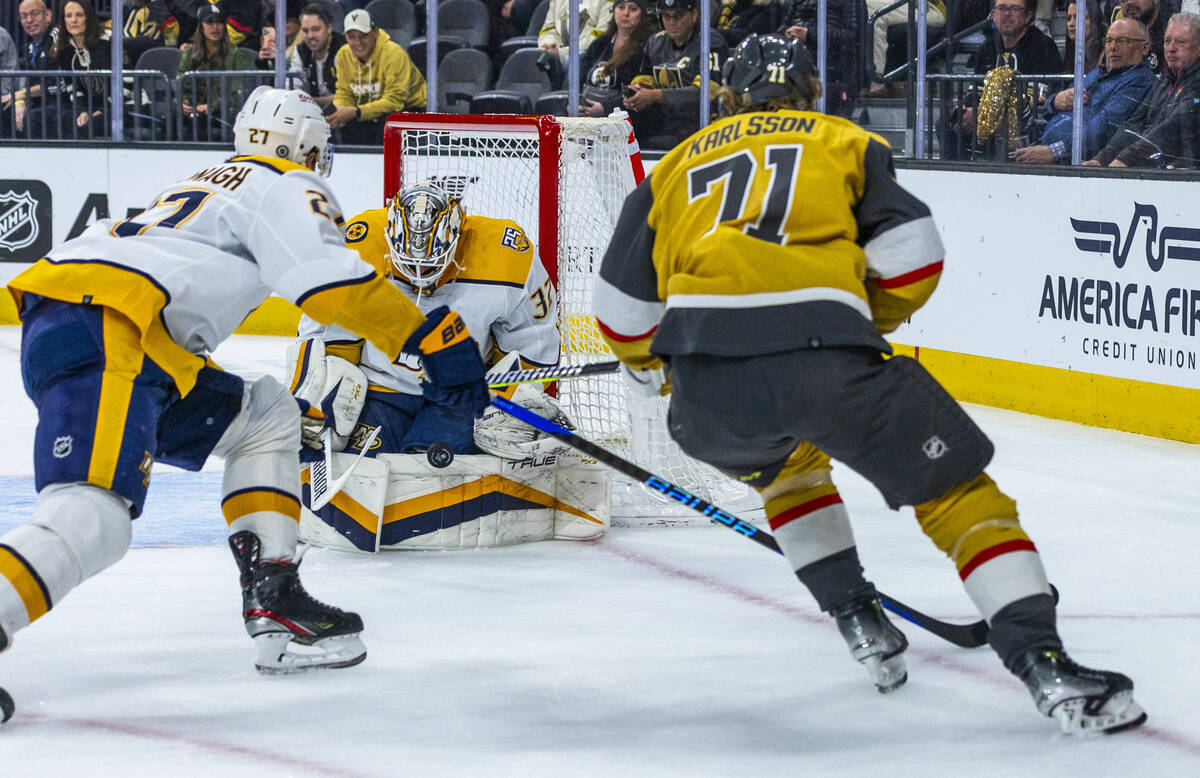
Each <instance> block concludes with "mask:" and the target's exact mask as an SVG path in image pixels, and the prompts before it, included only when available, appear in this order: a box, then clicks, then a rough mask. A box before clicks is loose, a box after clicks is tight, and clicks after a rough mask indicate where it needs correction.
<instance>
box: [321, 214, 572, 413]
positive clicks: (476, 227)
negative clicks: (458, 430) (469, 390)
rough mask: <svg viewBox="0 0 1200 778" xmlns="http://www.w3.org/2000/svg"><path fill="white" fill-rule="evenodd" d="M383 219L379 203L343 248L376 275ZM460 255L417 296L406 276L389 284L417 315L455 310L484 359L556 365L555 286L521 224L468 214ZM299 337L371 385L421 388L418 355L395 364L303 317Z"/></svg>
mask: <svg viewBox="0 0 1200 778" xmlns="http://www.w3.org/2000/svg"><path fill="white" fill-rule="evenodd" d="M386 224H387V209H386V208H380V209H378V210H374V211H367V212H365V213H363V214H360V215H359V216H358V217H356V218H355V219H353V220H351V221H350V222H349V223H348V224H347V227H346V245H347V246H348V247H350V248H354V249H357V250H358V252H359V256H360V257H361V258H362V259H363V260H364V261H365V262H367V263H368V264H370V265H371V266H372V267H374V268H375V269H376V270H377V271H379V272H380V273H381V274H385V273H388V271H389V268H390V259H389V254H388V248H387V236H386V234H385V229H386ZM457 256H458V258H459V259H458V263H459V266H458V267H452V268H451V269H450V270H449V271H448V272H447V273H446V276H445V278H446V281H445V282H444V283H442V284H441V285H440V286H438V287H437V288H436V289H433V290H431V291H428V292H422V293H421V294H419V295H418V294H417V292H416V291H415V290H413V289H412V287H410V286H409V285H408V284H407V283H406V282H404V281H403V280H400V279H393V283H395V285H396V286H397V287H398V288H399V289H400V291H402V292H403V293H404V294H405V295H406V296H407V297H408V298H409V299H410V300H412V302H413V303H414V304H416V306H417V307H418V308H419V309H420V310H421V312H422V313H428V312H429V311H431V310H433V309H434V308H437V307H438V306H441V305H445V306H449V307H450V309H451V310H454V311H457V312H458V314H459V315H460V316H462V318H463V320H464V321H465V322H466V324H467V329H468V330H469V331H470V332H471V335H472V337H474V338H475V339H476V340H477V341H478V342H479V347H480V351H481V356H482V357H483V359H484V361H485V362H491V361H492V357H493V356H494V353H495V352H500V353H509V352H512V351H517V352H519V353H520V354H521V358H522V359H523V360H524V361H525V362H527V363H528V366H530V367H536V366H549V365H556V364H558V354H559V332H558V326H557V322H556V316H555V311H556V305H555V299H554V286H553V284H552V283H551V282H550V278H549V276H548V275H547V274H546V269H545V268H544V267H543V266H542V263H541V262H540V261H539V260H538V259H537V255H536V252H534V250H533V246H532V244H531V243H530V242H529V239H528V238H527V237H526V236H525V233H524V232H523V231H522V230H521V228H520V227H518V226H517V225H516V224H515V223H513V222H509V221H504V220H500V219H489V218H486V217H482V216H467V217H466V219H465V221H464V222H463V230H462V237H461V238H460V240H459V246H458V252H457ZM299 336H300V338H301V339H302V340H305V339H309V338H315V339H319V340H321V341H324V342H325V344H326V348H327V352H328V353H331V354H338V355H339V356H342V357H344V358H346V359H347V360H348V361H350V362H352V363H356V364H357V365H358V366H359V367H360V368H362V371H363V373H364V374H365V375H366V377H367V381H368V383H369V384H370V385H371V386H372V387H382V388H385V389H390V390H392V391H396V392H403V393H405V394H414V395H416V394H420V393H421V384H420V380H421V363H420V360H419V358H418V357H417V356H416V355H410V354H402V355H401V357H400V359H398V360H396V361H395V362H393V361H392V360H391V359H389V358H388V357H387V355H386V354H384V353H383V352H381V351H380V350H379V349H377V348H375V347H374V346H373V345H371V344H370V343H365V344H362V347H361V349H360V348H359V344H360V343H361V339H359V338H358V336H356V335H354V334H352V333H350V332H349V331H347V330H344V329H342V328H340V327H337V326H323V325H321V324H319V323H318V322H316V321H313V320H312V319H310V318H309V317H307V316H305V317H303V318H302V319H301V321H300V328H299Z"/></svg>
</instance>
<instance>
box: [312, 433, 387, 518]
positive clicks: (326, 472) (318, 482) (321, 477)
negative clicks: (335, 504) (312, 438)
mask: <svg viewBox="0 0 1200 778" xmlns="http://www.w3.org/2000/svg"><path fill="white" fill-rule="evenodd" d="M381 429H383V427H382V426H379V427H372V428H371V431H370V432H369V433H368V434H367V437H366V439H365V440H363V444H362V450H361V451H359V452H358V456H356V457H355V458H354V461H353V462H351V463H350V466H349V467H347V468H346V471H345V472H344V473H342V474H341V475H339V476H338V477H337V478H336V479H335V480H334V481H332V482H331V481H330V480H329V477H330V476H331V475H332V473H333V432H332V430H330V429H329V427H326V428H325V429H323V430H321V445H322V446H323V447H324V449H325V458H324V459H323V460H322V461H320V462H313V463H312V465H310V466H309V471H308V473H309V486H310V488H311V490H312V491H311V492H310V496H309V510H313V511H316V510H320V509H321V508H324V507H325V506H326V505H327V504H328V503H329V501H330V500H332V499H333V496H334V495H335V494H337V493H338V492H340V491H342V487H344V486H345V485H346V482H347V481H349V480H350V476H352V475H354V468H356V467H358V463H359V462H361V461H362V458H363V455H364V454H366V453H367V449H369V448H371V444H372V443H374V442H375V438H377V437H379V431H380V430H381Z"/></svg>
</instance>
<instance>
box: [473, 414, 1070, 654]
mask: <svg viewBox="0 0 1200 778" xmlns="http://www.w3.org/2000/svg"><path fill="white" fill-rule="evenodd" d="M492 405H494V406H496V407H497V408H499V409H500V410H502V411H504V412H505V413H507V414H508V415H510V416H512V417H514V418H517V419H520V420H521V421H523V422H525V423H526V424H528V425H530V426H532V427H536V428H537V429H539V430H541V431H542V432H545V433H546V434H547V435H550V436H551V437H553V438H556V439H558V440H561V441H562V442H563V443H566V444H567V445H568V446H570V447H571V448H574V449H576V450H577V451H581V452H583V453H584V454H587V455H588V456H590V457H592V458H594V459H596V460H597V461H599V462H603V463H604V464H606V465H608V466H609V467H611V468H612V469H614V470H616V471H617V472H619V473H622V474H624V475H627V476H629V477H630V478H632V479H633V480H635V481H637V482H639V483H641V484H644V485H646V486H647V487H648V488H650V489H653V490H654V491H656V492H659V493H661V494H663V495H665V496H666V497H668V498H670V499H672V500H675V501H677V502H679V503H682V504H683V505H686V506H687V507H689V508H691V509H692V510H694V511H696V512H697V513H699V514H701V515H703V516H707V517H708V518H709V519H711V520H712V521H714V522H716V523H717V524H723V525H724V526H726V527H729V528H730V529H731V530H733V531H734V532H737V533H738V534H740V535H742V536H744V537H747V538H749V539H750V540H753V541H754V542H755V543H758V544H759V545H760V546H763V547H764V548H769V549H771V550H772V551H774V552H775V553H776V554H783V550H782V549H780V548H779V544H778V543H777V542H775V538H774V537H772V536H771V534H770V533H768V532H763V531H762V530H760V529H759V528H758V527H756V526H754V525H753V524H751V523H749V522H746V521H742V520H741V519H739V518H738V517H737V516H734V515H733V514H732V513H729V512H728V511H726V510H722V509H721V508H718V507H717V506H715V505H713V504H712V503H710V502H708V501H707V500H704V499H703V498H701V497H697V496H696V495H694V494H692V493H691V492H689V491H688V490H687V489H684V488H683V487H681V486H677V485H675V484H673V483H671V482H670V481H668V480H666V479H665V478H660V477H659V476H657V475H654V474H653V473H651V472H650V471H648V470H643V469H642V468H640V467H638V466H637V465H635V464H633V463H632V462H630V461H629V460H627V459H624V458H622V457H619V456H617V455H616V454H614V453H613V452H611V451H609V450H607V449H604V448H601V447H600V446H597V445H596V444H595V443H592V442H591V441H590V440H585V439H584V438H581V437H579V436H578V435H576V434H575V433H574V432H572V431H571V430H569V429H567V428H566V427H562V426H559V425H558V424H555V423H554V422H552V421H550V420H549V419H546V418H543V417H542V416H539V415H537V414H536V413H533V412H532V411H529V410H527V409H525V408H522V407H521V406H520V405H517V404H516V403H514V402H512V401H511V400H506V399H504V398H503V397H499V396H497V395H493V396H492ZM876 593H877V594H878V595H879V602H880V604H882V605H883V607H885V608H887V609H888V610H889V611H891V612H892V613H894V614H896V615H897V616H899V617H900V618H902V619H904V620H905V621H909V622H912V623H913V624H916V625H917V626H918V627H921V628H922V629H925V630H928V631H929V632H931V633H933V634H934V635H937V636H938V637H940V638H942V639H943V640H946V641H948V642H950V643H953V644H954V645H956V646H960V647H962V648H978V647H979V646H983V645H987V633H988V625H987V622H986V621H983V620H980V621H977V622H975V623H973V624H951V623H949V622H945V621H941V620H939V619H935V618H933V617H932V616H927V615H925V614H924V613H921V612H920V611H918V610H914V609H913V608H910V607H908V606H907V605H905V604H904V603H902V602H900V601H899V600H895V599H893V598H891V597H889V596H887V595H886V594H884V593H883V592H878V591H877V592H876ZM1056 594H1057V592H1056ZM1057 600H1058V598H1057V597H1055V601H1057Z"/></svg>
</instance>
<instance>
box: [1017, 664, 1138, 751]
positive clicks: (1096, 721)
mask: <svg viewBox="0 0 1200 778" xmlns="http://www.w3.org/2000/svg"><path fill="white" fill-rule="evenodd" d="M1013 672H1014V673H1015V674H1016V676H1017V677H1018V678H1020V679H1021V680H1022V681H1023V682H1024V683H1025V686H1026V687H1027V688H1028V689H1029V693H1030V694H1031V695H1033V701H1034V702H1035V703H1037V709H1038V711H1040V712H1041V713H1043V714H1045V715H1046V716H1049V717H1050V718H1054V719H1058V723H1059V726H1061V727H1062V731H1063V732H1064V733H1065V734H1067V735H1087V734H1099V733H1104V734H1108V735H1111V734H1112V733H1114V732H1120V731H1121V730H1123V729H1130V728H1132V727H1136V726H1139V725H1140V724H1142V722H1144V721H1145V720H1146V713H1145V711H1143V710H1142V707H1141V706H1140V705H1138V704H1137V703H1136V702H1134V700H1133V681H1131V680H1130V679H1129V678H1127V677H1126V676H1124V675H1121V674H1120V673H1113V672H1109V671H1106V670H1093V669H1091V668H1089V667H1082V666H1081V665H1078V664H1076V663H1075V662H1074V661H1072V659H1071V658H1070V657H1069V656H1067V655H1066V653H1065V652H1063V651H1055V650H1052V649H1034V650H1032V651H1029V652H1027V653H1025V654H1024V655H1022V656H1021V657H1019V658H1018V659H1017V661H1016V662H1015V663H1014V665H1013Z"/></svg>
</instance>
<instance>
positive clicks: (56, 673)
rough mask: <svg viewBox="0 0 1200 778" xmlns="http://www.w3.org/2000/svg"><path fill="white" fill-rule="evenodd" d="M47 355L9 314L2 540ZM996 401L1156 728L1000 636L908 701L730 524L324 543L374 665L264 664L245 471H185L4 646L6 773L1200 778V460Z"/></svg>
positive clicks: (945, 572)
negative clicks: (223, 507)
mask: <svg viewBox="0 0 1200 778" xmlns="http://www.w3.org/2000/svg"><path fill="white" fill-rule="evenodd" d="M18 340H19V334H18V332H17V330H16V328H11V327H4V328H0V388H2V389H3V391H4V394H3V396H4V397H6V398H8V402H7V403H6V407H5V408H4V409H3V410H2V411H0V419H2V420H3V422H4V430H5V437H6V440H7V441H8V443H9V449H8V454H7V456H5V457H0V487H3V489H4V493H5V494H6V499H4V500H3V503H2V505H0V530H2V529H6V528H7V527H9V526H12V525H14V524H16V523H18V522H21V521H23V520H24V518H25V517H26V516H27V515H28V513H29V511H30V506H31V504H32V500H33V484H32V478H31V476H30V473H31V472H32V468H31V465H30V461H31V458H30V453H29V452H30V445H31V441H32V436H33V424H34V418H33V409H32V406H31V405H30V404H29V402H28V400H27V399H26V398H25V396H24V393H23V391H22V390H21V387H20V377H19V371H18V368H17V345H18ZM283 348H284V344H283V342H282V341H280V340H278V339H273V338H245V337H237V338H234V339H233V340H232V341H230V342H229V343H228V344H226V346H224V347H222V349H221V350H220V351H219V352H218V354H217V355H216V357H217V361H218V362H219V363H221V364H222V365H224V366H226V367H227V368H229V369H233V370H235V371H240V372H242V373H243V374H246V375H251V374H253V375H257V374H262V373H280V372H282V371H281V367H280V364H281V363H280V360H281V358H282V353H283ZM969 410H970V412H971V413H972V415H973V416H974V417H975V418H976V419H977V420H978V421H979V422H980V423H981V424H982V425H983V427H984V428H985V429H986V430H987V431H988V433H989V434H990V435H992V437H993V438H994V440H995V442H996V449H997V456H996V460H995V462H994V464H993V466H992V467H991V469H990V472H991V473H992V474H993V476H994V477H995V478H996V479H997V481H999V482H1000V484H1001V485H1002V487H1004V488H1005V489H1006V490H1007V491H1009V492H1010V493H1011V494H1012V495H1013V496H1015V497H1016V498H1017V500H1018V502H1019V504H1020V506H1021V510H1022V520H1023V522H1024V524H1025V526H1026V527H1027V529H1028V530H1029V532H1030V534H1031V536H1032V537H1033V539H1034V541H1035V542H1036V543H1037V545H1038V548H1039V549H1040V551H1041V552H1042V555H1043V557H1044V560H1045V563H1046V566H1047V568H1048V570H1049V572H1050V577H1051V580H1053V581H1054V582H1055V583H1056V584H1057V586H1058V588H1059V589H1060V590H1061V592H1062V604H1061V606H1060V615H1061V619H1062V621H1061V625H1062V632H1063V635H1064V638H1065V640H1066V641H1067V645H1068V648H1069V649H1070V650H1071V652H1072V654H1073V655H1074V656H1075V657H1076V659H1078V660H1079V661H1081V662H1083V663H1085V664H1093V665H1096V666H1100V667H1104V668H1108V669H1117V670H1121V671H1124V672H1126V673H1128V674H1129V675H1130V676H1132V677H1133V678H1134V680H1135V681H1136V682H1137V698H1138V699H1139V701H1140V702H1141V703H1142V705H1143V706H1144V707H1145V708H1146V710H1147V711H1148V712H1149V714H1150V720H1149V722H1148V724H1147V725H1146V726H1145V727H1144V728H1142V729H1140V730H1136V731H1133V732H1129V733H1124V734H1121V735H1118V736H1115V737H1108V738H1100V739H1096V740H1091V741H1087V742H1082V743H1078V742H1071V741H1069V740H1067V739H1065V738H1063V737H1062V736H1060V735H1059V734H1058V731H1057V726H1056V725H1055V724H1054V723H1053V722H1051V721H1050V720H1049V719H1045V718H1042V717H1040V716H1039V715H1038V714H1037V713H1036V711H1035V709H1034V706H1033V704H1032V702H1031V701H1030V700H1029V698H1028V695H1027V694H1026V692H1025V690H1024V689H1023V687H1021V686H1020V684H1019V683H1018V682H1017V681H1016V680H1015V679H1013V678H1012V677H1010V676H1009V675H1008V674H1007V673H1006V672H1005V671H1004V669H1003V668H1002V667H1001V666H1000V664H999V662H998V661H997V660H996V658H995V656H994V655H993V654H991V652H990V651H989V650H987V649H978V650H974V651H966V650H962V649H957V648H955V647H953V646H950V645H949V644H947V643H944V642H942V641H940V640H938V639H937V638H935V637H933V636H932V635H929V634H928V633H925V632H923V631H922V630H920V629H919V628H916V627H911V626H909V627H905V631H906V632H907V634H908V636H909V639H910V641H911V643H912V647H911V649H910V650H909V653H908V665H909V677H910V680H909V683H908V685H907V686H905V687H904V688H903V689H902V690H900V691H898V692H897V693H895V694H892V695H889V696H886V697H884V696H881V695H879V694H878V693H876V692H875V690H874V687H873V686H872V684H871V682H870V680H869V679H868V677H867V674H866V672H865V671H864V670H863V669H862V668H860V667H858V666H857V665H856V664H854V663H853V662H852V661H851V660H850V658H849V656H848V654H847V652H846V649H845V646H844V645H843V643H842V641H841V639H840V637H838V635H837V633H836V630H835V629H834V627H833V624H832V622H830V621H829V620H828V619H826V618H825V617H824V616H823V615H821V614H820V613H819V612H818V611H817V610H816V608H815V607H814V605H813V604H812V602H811V600H810V598H809V597H808V595H807V594H806V593H805V592H804V591H803V590H802V589H801V587H800V586H799V584H798V583H797V582H796V580H795V578H794V576H793V575H792V574H791V572H790V571H789V570H788V569H787V566H786V564H785V563H784V562H783V560H782V559H780V558H779V557H777V556H776V555H774V554H772V553H770V552H768V551H766V550H764V549H762V548H760V547H758V546H756V545H755V544H753V543H750V542H747V541H745V540H744V539H741V538H739V537H738V536H736V535H735V534H734V533H732V532H729V531H728V530H726V529H724V528H720V527H715V526H711V527H710V526H696V527H685V528H649V527H632V528H630V527H622V528H617V529H614V530H613V532H612V533H611V534H610V535H609V537H608V538H606V539H605V540H603V541H602V542H597V543H568V542H554V543H537V544H532V545H527V546H519V547H514V548H506V549H491V550H486V551H465V552H429V553H390V554H384V555H381V556H378V557H371V556H362V555H348V554H340V553H337V552H331V551H326V550H321V549H317V550H314V551H312V552H311V553H310V554H309V555H308V557H306V559H305V563H304V576H305V580H306V583H307V586H308V588H309V589H310V591H312V592H313V594H314V595H316V596H317V597H319V598H322V599H325V600H328V601H330V602H333V603H335V604H338V605H340V606H343V607H347V608H354V609H357V610H358V611H359V612H361V613H362V616H363V619H364V621H365V622H366V625H367V630H366V632H364V634H363V638H364V640H365V642H366V643H367V644H368V647H369V650H370V653H369V656H368V658H367V661H366V662H365V663H364V664H362V665H360V666H358V667H355V668H351V669H347V670H339V671H328V672H324V673H315V674H310V675H303V676H294V677H284V678H279V677H272V678H264V677H259V676H258V675H257V674H255V672H254V669H253V666H252V657H253V650H252V646H251V643H250V641H249V639H248V638H247V637H246V635H245V633H244V631H243V629H242V625H241V618H240V614H239V609H240V607H239V606H240V600H239V593H238V587H237V581H236V571H235V567H234V564H233V560H232V558H231V557H230V555H229V553H228V551H227V550H226V548H225V547H224V543H223V539H224V535H225V530H224V522H223V521H222V520H221V517H220V511H219V509H218V505H217V501H218V498H219V493H220V473H219V470H220V467H219V463H218V464H216V465H210V466H209V469H207V470H206V471H205V472H202V473H199V474H189V473H183V472H181V471H177V470H171V469H168V468H163V469H161V470H156V472H155V475H154V481H153V484H152V487H151V492H150V500H149V502H148V506H147V510H146V513H145V515H144V516H143V517H142V518H140V519H138V520H137V522H136V523H135V525H134V548H133V550H131V551H130V553H129V554H128V555H127V556H126V558H125V559H124V560H122V561H121V562H120V563H119V564H117V565H116V566H114V567H113V568H112V569H110V570H108V571H106V572H104V573H103V574H101V575H100V576H98V577H96V578H94V579H92V580H91V581H88V582H87V583H85V584H84V585H83V586H81V587H80V588H79V589H77V590H76V591H75V592H73V593H72V594H71V596H70V597H68V598H67V599H66V600H65V601H64V602H63V603H61V604H60V605H58V606H57V607H56V608H55V609H54V610H53V611H52V612H51V613H50V614H49V615H48V616H47V617H46V618H44V619H43V620H41V621H39V622H37V623H36V624H34V625H33V626H32V627H31V628H30V629H28V630H25V631H23V632H21V633H20V634H19V635H17V638H16V640H15V645H14V646H13V648H12V650H11V651H9V652H7V653H5V654H3V655H0V685H3V686H4V687H6V688H7V689H8V690H9V691H10V692H11V693H12V695H13V696H14V697H15V698H16V701H17V705H18V712H17V715H16V717H15V718H14V719H13V720H12V721H11V722H9V723H8V724H7V725H5V726H4V727H2V728H0V775H2V776H27V775H28V776H34V775H37V776H59V775H63V776H68V775H71V776H73V775H90V776H156V778H157V777H158V776H162V775H164V774H166V775H169V776H199V775H203V776H218V775H219V776H256V775H272V776H278V775H303V776H399V775H405V776H618V775H619V776H622V778H636V777H639V776H701V775H702V776H774V775H781V776H782V775H787V776H825V775H874V776H887V777H888V778H891V777H893V776H942V775H947V776H949V775H953V776H959V775H980V776H1081V777H1082V776H1087V778H1096V777H1097V776H1121V777H1122V778H1127V777H1128V776H1139V778H1140V777H1142V776H1172V778H1184V777H1186V776H1200V705H1198V703H1197V698H1198V697H1200V695H1198V694H1197V691H1198V688H1200V682H1198V681H1197V677H1196V671H1195V655H1196V652H1197V647H1198V646H1200V603H1198V602H1197V593H1198V591H1200V573H1198V572H1197V569H1198V567H1197V564H1196V550H1197V548H1198V547H1200V509H1198V507H1197V506H1198V504H1200V500H1198V499H1197V498H1198V496H1200V495H1198V491H1200V487H1198V486H1197V474H1198V473H1200V447H1196V446H1189V445H1183V444H1178V443H1172V442H1167V441H1162V440H1157V439H1153V438H1146V437H1140V436H1136V435H1129V434H1123V433H1117V432H1112V431H1107V430H1099V429H1092V428H1087V427H1081V426H1078V425H1072V424H1066V423H1061V422H1055V421H1048V420H1045V419H1039V418H1035V417H1030V416H1023V415H1019V414H1013V413H1006V412H1002V411H996V410H994V409H988V408H980V407H971V408H969ZM1180 412H1181V413H1182V412H1188V411H1187V410H1186V409H1180ZM835 477H836V478H837V480H838V482H839V484H840V486H841V488H842V492H843V495H844V497H845V500H846V503H847V504H848V506H849V508H850V510H851V513H852V515H853V520H854V523H855V527H856V530H857V536H858V541H859V545H860V549H861V552H862V556H863V560H864V563H865V564H866V566H867V570H868V574H869V575H870V576H871V577H872V578H873V579H874V580H875V582H876V583H877V584H878V585H879V587H880V588H881V589H883V590H884V591H886V592H888V593H889V594H891V595H892V596H894V597H897V598H899V599H900V600H903V601H905V602H907V603H909V604H910V605H912V606H914V607H916V608H919V609H921V610H924V611H926V612H927V613H930V614H933V615H937V616H939V617H942V618H946V619H953V620H961V621H971V620H973V619H974V618H975V615H974V613H973V611H972V609H971V607H970V604H969V602H968V600H967V598H966V596H965V595H964V594H963V592H962V589H961V587H960V586H959V584H958V581H957V577H956V576H955V574H954V571H953V569H952V567H951V565H950V564H949V562H947V561H946V560H945V559H944V558H942V557H941V556H940V554H939V553H938V552H937V551H936V549H934V548H933V547H932V545H931V544H930V543H929V542H928V541H927V540H926V539H925V538H924V536H923V535H921V533H920V531H919V529H918V528H917V526H916V523H915V521H914V520H913V519H912V515H911V512H909V511H905V512H901V513H892V512H890V511H888V510H887V508H886V507H885V506H884V504H883V501H882V499H881V498H880V497H879V496H878V495H877V494H876V493H875V492H874V491H873V489H872V488H871V487H870V486H869V485H867V484H866V483H865V482H863V481H862V480H861V479H859V478H858V477H857V476H854V475H853V474H852V473H848V472H847V471H846V470H845V469H844V468H839V470H838V472H837V473H836V475H835ZM902 626H903V625H902Z"/></svg>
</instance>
